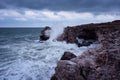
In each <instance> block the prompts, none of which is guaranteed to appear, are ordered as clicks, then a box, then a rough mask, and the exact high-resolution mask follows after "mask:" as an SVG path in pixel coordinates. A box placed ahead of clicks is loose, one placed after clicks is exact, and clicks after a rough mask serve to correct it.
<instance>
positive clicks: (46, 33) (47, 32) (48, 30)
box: [40, 26, 51, 41]
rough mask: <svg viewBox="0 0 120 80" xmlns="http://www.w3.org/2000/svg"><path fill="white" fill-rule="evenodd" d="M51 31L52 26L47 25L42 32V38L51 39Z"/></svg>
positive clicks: (43, 39)
mask: <svg viewBox="0 0 120 80" xmlns="http://www.w3.org/2000/svg"><path fill="white" fill-rule="evenodd" d="M50 33H51V28H50V27H49V26H46V27H45V28H44V29H43V30H42V31H41V33H40V40H42V41H46V40H48V39H49V37H50Z"/></svg>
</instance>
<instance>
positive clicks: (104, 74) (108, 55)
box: [51, 20, 120, 80]
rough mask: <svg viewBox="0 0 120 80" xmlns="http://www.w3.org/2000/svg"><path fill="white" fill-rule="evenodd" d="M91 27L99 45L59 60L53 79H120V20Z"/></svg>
mask: <svg viewBox="0 0 120 80" xmlns="http://www.w3.org/2000/svg"><path fill="white" fill-rule="evenodd" d="M91 25H93V24H91ZM96 25H97V26H96ZM86 26H88V25H86ZM95 27H96V29H95ZM80 28H81V27H80ZM85 28H86V27H85ZM86 29H87V28H86ZM91 29H94V30H95V34H96V36H97V39H98V41H99V42H100V43H99V45H98V46H97V47H96V48H94V49H90V50H88V51H86V52H84V53H83V54H82V55H80V56H77V57H75V58H72V59H70V60H60V61H58V63H57V67H56V68H55V74H54V75H53V78H54V79H51V80H120V20H117V21H113V22H108V23H101V24H95V25H93V27H92V28H91Z"/></svg>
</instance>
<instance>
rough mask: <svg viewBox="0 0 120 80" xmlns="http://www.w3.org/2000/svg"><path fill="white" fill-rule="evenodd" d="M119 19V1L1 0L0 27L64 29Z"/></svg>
mask: <svg viewBox="0 0 120 80" xmlns="http://www.w3.org/2000/svg"><path fill="white" fill-rule="evenodd" d="M116 19H120V0H0V27H44V26H46V25H49V26H58V25H59V26H67V25H78V24H85V23H92V22H94V23H97V22H107V21H112V20H116Z"/></svg>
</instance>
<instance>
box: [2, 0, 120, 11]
mask: <svg viewBox="0 0 120 80" xmlns="http://www.w3.org/2000/svg"><path fill="white" fill-rule="evenodd" d="M0 8H1V9H2V8H28V9H38V10H42V9H48V10H53V11H81V12H110V11H118V12H119V8H120V0H0Z"/></svg>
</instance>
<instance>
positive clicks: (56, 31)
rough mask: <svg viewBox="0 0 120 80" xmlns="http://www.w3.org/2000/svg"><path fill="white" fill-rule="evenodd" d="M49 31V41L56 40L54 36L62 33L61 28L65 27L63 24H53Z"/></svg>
mask: <svg viewBox="0 0 120 80" xmlns="http://www.w3.org/2000/svg"><path fill="white" fill-rule="evenodd" d="M51 28H52V29H51V32H50V38H49V41H50V42H52V41H56V38H57V37H58V36H59V35H60V34H62V33H63V30H64V28H65V27H63V26H54V27H51Z"/></svg>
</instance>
